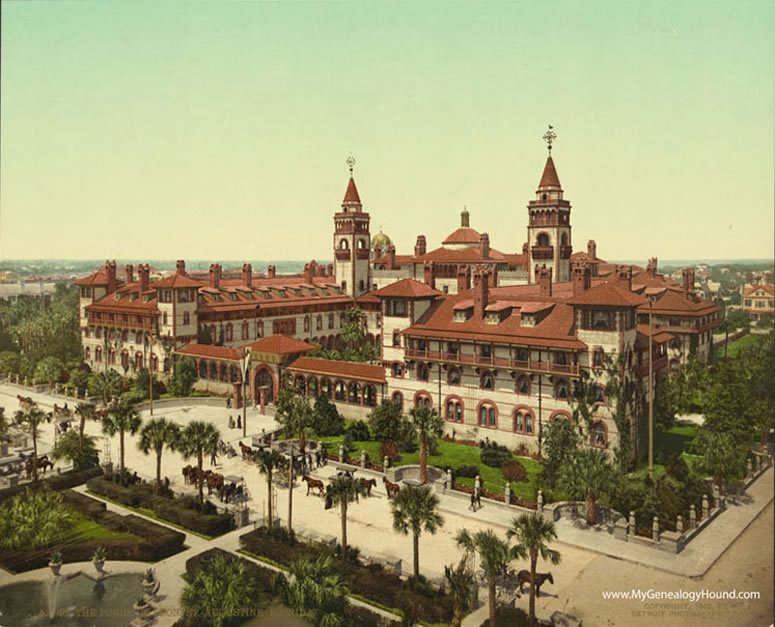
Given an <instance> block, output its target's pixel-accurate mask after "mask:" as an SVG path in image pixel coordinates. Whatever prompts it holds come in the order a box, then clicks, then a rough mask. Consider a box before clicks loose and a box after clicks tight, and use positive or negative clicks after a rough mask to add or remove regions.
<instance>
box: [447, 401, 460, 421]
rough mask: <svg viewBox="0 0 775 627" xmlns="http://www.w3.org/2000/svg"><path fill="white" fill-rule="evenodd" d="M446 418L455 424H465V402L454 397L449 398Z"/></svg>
mask: <svg viewBox="0 0 775 627" xmlns="http://www.w3.org/2000/svg"><path fill="white" fill-rule="evenodd" d="M444 417H445V418H446V419H447V420H450V421H453V422H463V401H461V400H460V399H459V398H457V397H454V396H451V397H449V398H447V402H446V404H445V413H444Z"/></svg>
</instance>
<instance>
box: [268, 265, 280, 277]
mask: <svg viewBox="0 0 775 627" xmlns="http://www.w3.org/2000/svg"><path fill="white" fill-rule="evenodd" d="M276 274H277V268H275V267H274V266H273V265H270V266H268V267H267V269H266V277H267V278H268V279H273V278H274V277H275V275H276Z"/></svg>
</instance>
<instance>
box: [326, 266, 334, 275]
mask: <svg viewBox="0 0 775 627" xmlns="http://www.w3.org/2000/svg"><path fill="white" fill-rule="evenodd" d="M326 276H334V264H333V263H329V264H328V266H326Z"/></svg>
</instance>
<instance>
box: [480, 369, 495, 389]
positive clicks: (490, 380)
mask: <svg viewBox="0 0 775 627" xmlns="http://www.w3.org/2000/svg"><path fill="white" fill-rule="evenodd" d="M479 387H480V388H482V389H483V390H492V389H493V388H495V378H494V377H493V376H492V373H491V372H489V371H488V372H485V373H484V374H483V375H482V377H481V379H479Z"/></svg>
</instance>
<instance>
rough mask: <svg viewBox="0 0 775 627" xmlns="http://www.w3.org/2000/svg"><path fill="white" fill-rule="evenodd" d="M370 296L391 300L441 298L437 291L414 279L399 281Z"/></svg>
mask: <svg viewBox="0 0 775 627" xmlns="http://www.w3.org/2000/svg"><path fill="white" fill-rule="evenodd" d="M371 294H372V296H378V297H391V298H430V297H436V296H441V295H442V293H441V292H440V291H439V290H434V289H433V288H431V287H430V286H428V285H426V284H425V283H420V282H419V281H415V280H414V279H401V280H400V281H398V282H396V283H391V284H390V285H387V286H385V287H383V288H381V289H378V290H376V291H374V292H371Z"/></svg>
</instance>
